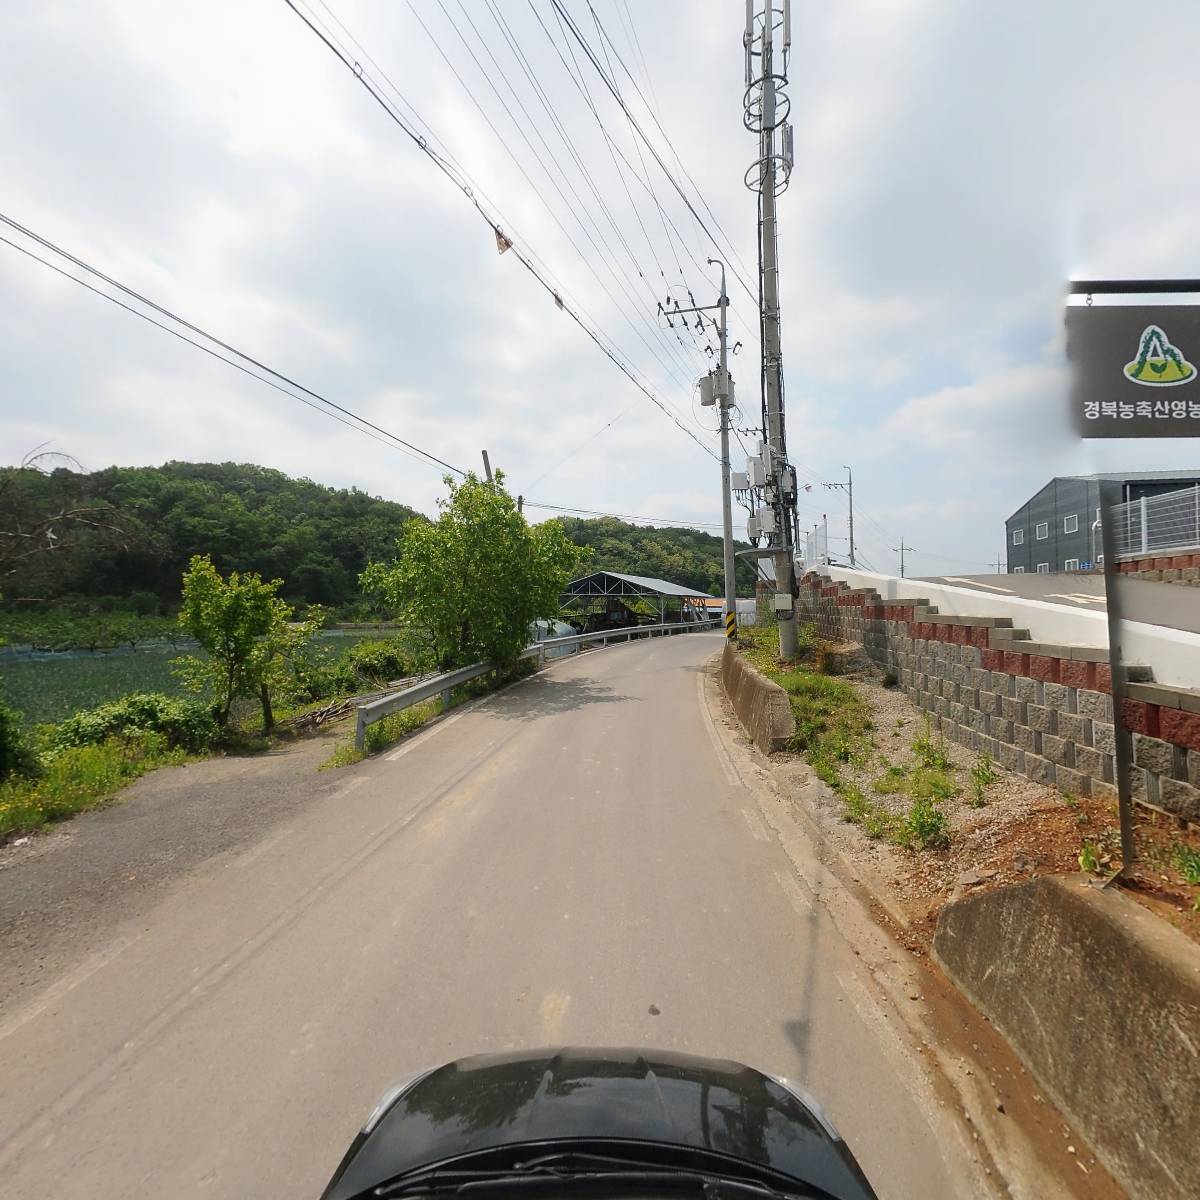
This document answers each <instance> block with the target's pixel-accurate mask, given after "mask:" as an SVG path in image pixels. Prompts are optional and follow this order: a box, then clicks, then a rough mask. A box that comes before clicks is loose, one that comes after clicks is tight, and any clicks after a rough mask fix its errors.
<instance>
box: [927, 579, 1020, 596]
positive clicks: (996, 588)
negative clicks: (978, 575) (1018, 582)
mask: <svg viewBox="0 0 1200 1200" xmlns="http://www.w3.org/2000/svg"><path fill="white" fill-rule="evenodd" d="M942 578H943V579H944V580H945V581H946V582H947V583H965V584H966V585H967V587H972V588H987V589H988V591H989V592H1004V593H1005V595H1008V596H1012V595H1014V592H1013V590H1012V588H1006V587H1001V586H1000V585H999V584H998V583H980V582H979V580H978V579H965V578H964V577H963V576H961V575H943V576H942Z"/></svg>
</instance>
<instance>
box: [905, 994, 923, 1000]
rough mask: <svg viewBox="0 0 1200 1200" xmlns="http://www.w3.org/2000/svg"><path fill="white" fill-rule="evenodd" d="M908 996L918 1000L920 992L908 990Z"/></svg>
mask: <svg viewBox="0 0 1200 1200" xmlns="http://www.w3.org/2000/svg"><path fill="white" fill-rule="evenodd" d="M908 998H909V999H910V1000H920V998H921V993H920V992H909V993H908Z"/></svg>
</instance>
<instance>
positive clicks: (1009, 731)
mask: <svg viewBox="0 0 1200 1200" xmlns="http://www.w3.org/2000/svg"><path fill="white" fill-rule="evenodd" d="M988 733H990V734H991V735H992V737H994V738H996V739H998V740H999V741H1001V742H1011V741H1012V740H1013V723H1012V722H1011V721H1009V720H1008V719H1007V718H1005V717H994V716H993V717H988Z"/></svg>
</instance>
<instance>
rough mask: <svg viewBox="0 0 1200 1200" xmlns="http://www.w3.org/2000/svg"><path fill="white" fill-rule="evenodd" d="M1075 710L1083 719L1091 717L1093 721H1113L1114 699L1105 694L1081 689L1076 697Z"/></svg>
mask: <svg viewBox="0 0 1200 1200" xmlns="http://www.w3.org/2000/svg"><path fill="white" fill-rule="evenodd" d="M1075 710H1076V712H1078V713H1079V715H1080V716H1081V717H1091V718H1092V720H1093V721H1111V720H1112V715H1113V710H1112V697H1111V696H1108V695H1105V693H1104V692H1089V691H1087V690H1086V689H1085V688H1080V690H1079V691H1078V692H1077V693H1076V696H1075Z"/></svg>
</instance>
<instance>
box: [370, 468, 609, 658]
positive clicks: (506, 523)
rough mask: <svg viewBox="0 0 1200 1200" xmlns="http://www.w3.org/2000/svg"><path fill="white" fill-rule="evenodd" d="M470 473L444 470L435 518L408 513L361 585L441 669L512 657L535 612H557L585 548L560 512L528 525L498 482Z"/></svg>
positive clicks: (499, 479)
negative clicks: (422, 640) (424, 642)
mask: <svg viewBox="0 0 1200 1200" xmlns="http://www.w3.org/2000/svg"><path fill="white" fill-rule="evenodd" d="M503 480H504V475H503V473H502V472H500V471H497V472H496V481H495V483H487V482H485V481H482V480H480V479H479V478H478V476H476V475H474V474H469V475H467V477H466V478H465V479H464V480H462V481H461V482H456V481H455V480H454V479H453V478H452V477H451V476H449V475H448V476H446V479H445V482H446V486H447V488H448V489H449V493H450V494H449V496H448V498H447V499H445V500H439V501H438V507H439V508H440V509H441V515H440V516H439V517H438V519H437V520H436V521H435V522H432V523H431V522H427V521H411V522H409V524H408V525H407V526H405V529H404V533H403V535H402V536H401V537H400V538H399V539H398V541H397V543H396V549H397V556H396V558H395V560H394V561H392V562H390V563H381V562H372V563H371V564H370V565H369V566H368V567H367V569H366V570H365V571H364V572H363V574H362V585H363V588H364V589H365V590H366V591H367V592H369V593H371V594H373V595H375V596H378V597H379V598H380V599H382V600H383V601H384V602H385V603H386V604H387V605H388V606H389V607H390V608H391V609H392V610H393V612H394V613H395V615H396V616H397V617H398V618H399V619H400V620H402V621H403V622H404V623H405V624H407V625H408V626H409V627H410V628H411V629H413V630H414V631H419V632H421V633H423V634H424V635H425V637H426V638H427V639H428V641H429V644H430V646H431V648H432V649H433V652H434V655H435V658H436V660H437V662H438V664H439V666H440V667H441V668H442V669H443V670H449V669H451V668H452V667H457V666H465V665H466V664H467V663H471V662H477V661H480V660H484V659H493V660H495V661H496V662H498V663H500V664H502V665H509V664H511V663H513V662H515V661H516V659H517V656H518V654H519V653H520V652H521V650H523V649H524V648H525V646H526V645H528V643H529V638H530V627H531V626H532V624H533V622H534V621H535V620H537V619H538V618H539V617H554V616H556V615H557V614H558V602H559V596H560V595H561V593H562V590H563V588H564V587H565V586H566V584H567V583H568V582H569V580H570V579H571V577H572V575H573V574H575V573H576V572H577V571H578V569H579V567H580V566H581V565H582V563H583V562H584V561H585V556H586V551H583V550H580V549H579V548H578V547H576V546H574V545H572V544H571V542H569V541H568V540H567V537H566V535H565V534H564V533H563V530H562V526H561V525H560V524H559V523H558V522H557V521H547V522H545V523H544V524H541V525H533V526H531V525H529V524H528V522H527V521H526V520H525V518H524V517H523V516H522V515H521V514H520V513H519V512H518V511H517V506H516V503H515V502H514V500H513V498H512V496H510V495H509V494H508V492H507V491H505V490H504V485H503Z"/></svg>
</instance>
